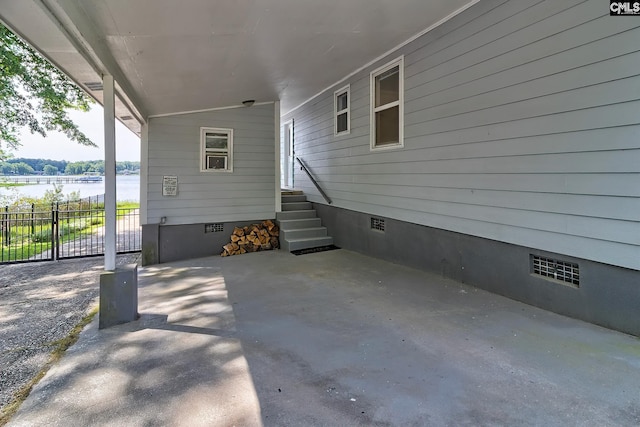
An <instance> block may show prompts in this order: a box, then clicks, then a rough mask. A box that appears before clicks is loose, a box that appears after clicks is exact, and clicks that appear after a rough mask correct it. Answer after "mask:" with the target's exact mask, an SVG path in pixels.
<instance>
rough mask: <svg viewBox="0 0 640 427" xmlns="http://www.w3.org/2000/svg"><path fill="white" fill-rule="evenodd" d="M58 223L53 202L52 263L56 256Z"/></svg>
mask: <svg viewBox="0 0 640 427" xmlns="http://www.w3.org/2000/svg"><path fill="white" fill-rule="evenodd" d="M56 223H57V221H56V211H55V209H53V202H51V256H50V257H49V259H50V260H51V261H53V260H54V259H55V256H56V255H55V252H56V244H57V243H56V240H57V239H56V236H57V234H58V233H57V231H56Z"/></svg>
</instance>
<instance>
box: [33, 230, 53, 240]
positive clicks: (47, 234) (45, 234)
mask: <svg viewBox="0 0 640 427" xmlns="http://www.w3.org/2000/svg"><path fill="white" fill-rule="evenodd" d="M31 241H32V242H33V243H49V242H50V241H51V230H40V231H38V232H36V233H33V234H32V235H31Z"/></svg>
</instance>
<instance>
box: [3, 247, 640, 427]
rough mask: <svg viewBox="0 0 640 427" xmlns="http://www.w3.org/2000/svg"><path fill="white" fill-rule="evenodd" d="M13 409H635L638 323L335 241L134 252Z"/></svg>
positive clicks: (426, 412)
mask: <svg viewBox="0 0 640 427" xmlns="http://www.w3.org/2000/svg"><path fill="white" fill-rule="evenodd" d="M140 284H141V286H140V292H139V295H140V312H141V313H142V317H141V319H140V320H138V321H137V322H133V323H130V324H127V325H120V326H117V327H114V328H110V329H106V330H103V331H98V330H97V327H96V324H95V322H94V323H93V324H92V325H90V327H89V328H88V329H87V330H86V331H84V332H83V334H82V336H81V339H80V340H79V342H78V344H76V345H75V346H74V347H72V348H71V349H70V350H69V352H68V354H67V355H66V356H65V358H64V359H63V360H62V362H61V363H60V364H59V365H58V366H56V367H55V368H54V369H53V370H52V371H51V372H50V373H49V374H48V375H47V376H46V377H45V379H44V380H43V381H42V382H41V383H40V384H39V385H38V386H37V387H36V389H34V392H33V393H32V396H31V397H30V398H29V399H28V400H27V402H25V404H24V406H23V408H22V409H21V411H20V413H19V414H18V416H17V417H16V418H15V419H14V422H13V424H11V425H44V424H46V425H59V426H62V425H64V426H70V425H71V426H73V425H78V426H79V425H82V426H87V425H141V426H147V425H189V426H191V425H208V426H231V425H238V426H260V425H267V426H272V425H273V426H281V425H286V426H289V425H292V426H293V425H295V426H298V425H300V426H302V425H304V426H306V425H313V426H316V425H327V426H333V425H349V426H358V425H362V426H387V425H420V426H423V425H545V426H546V425H637V424H638V423H640V409H639V408H640V342H639V341H638V339H636V338H634V337H631V336H628V335H624V334H620V333H617V332H613V331H609V330H605V329H603V328H599V327H596V326H593V325H590V324H586V323H583V322H580V321H576V320H573V319H568V318H565V317H562V316H559V315H556V314H553V313H548V312H545V311H542V310H539V309H536V308H534V307H530V306H526V305H524V304H521V303H518V302H514V301H511V300H508V299H506V298H503V297H500V296H496V295H493V294H490V293H487V292H484V291H480V290H477V289H474V288H472V287H469V286H466V285H463V284H460V283H456V282H453V281H450V280H445V279H442V278H440V277H437V276H433V275H429V274H425V273H423V272H420V271H417V270H412V269H409V268H405V267H401V266H397V265H394V264H389V263H385V262H382V261H379V260H375V259H372V258H367V257H364V256H361V255H358V254H355V253H351V252H348V251H344V250H336V251H330V252H323V253H317V254H310V255H305V256H301V257H295V256H293V255H290V254H288V253H284V252H278V251H272V252H264V253H254V254H247V255H243V256H239V257H228V258H218V257H215V258H205V259H200V260H193V261H188V262H179V263H173V264H170V265H161V266H156V267H148V268H145V269H144V270H143V271H142V272H141V274H140Z"/></svg>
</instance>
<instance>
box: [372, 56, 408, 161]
mask: <svg viewBox="0 0 640 427" xmlns="http://www.w3.org/2000/svg"><path fill="white" fill-rule="evenodd" d="M394 67H398V86H399V87H398V91H399V94H398V100H397V101H394V102H390V103H388V104H385V105H381V106H380V107H375V105H376V103H375V99H376V87H375V86H376V85H375V79H376V77H377V76H379V75H380V74H382V73H384V72H386V71H389V70H390V69H392V68H394ZM369 91H370V93H369V100H370V105H369V109H370V114H369V122H370V128H369V136H370V138H369V144H370V147H369V148H370V150H371V151H379V150H396V149H398V148H402V147H404V55H403V56H400V57H399V58H396V59H394V60H393V61H391V62H389V63H387V64H385V65H383V66H381V67H379V68H376V69H375V70H373V71H372V72H371V74H370V75H369ZM396 106H398V107H399V108H398V114H399V118H398V119H399V120H398V143H397V144H389V145H383V146H380V147H376V145H375V144H376V113H377V112H378V111H382V110H386V109H389V108H392V107H396Z"/></svg>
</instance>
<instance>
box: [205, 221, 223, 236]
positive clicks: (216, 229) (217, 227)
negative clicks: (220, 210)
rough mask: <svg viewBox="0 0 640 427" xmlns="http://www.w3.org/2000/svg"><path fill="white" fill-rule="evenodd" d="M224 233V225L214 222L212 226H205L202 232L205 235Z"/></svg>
mask: <svg viewBox="0 0 640 427" xmlns="http://www.w3.org/2000/svg"><path fill="white" fill-rule="evenodd" d="M223 231H224V224H223V223H221V222H216V223H214V224H205V225H204V232H205V233H221V232H223Z"/></svg>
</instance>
